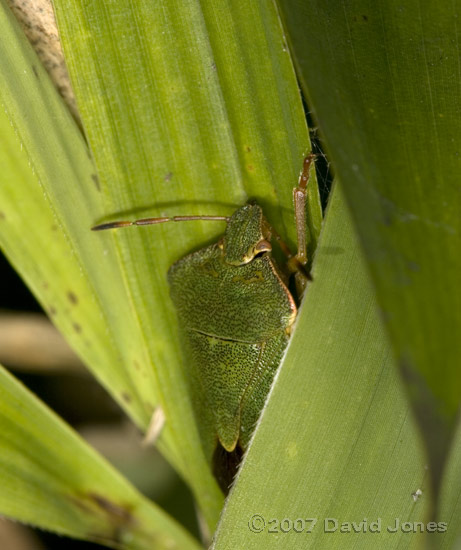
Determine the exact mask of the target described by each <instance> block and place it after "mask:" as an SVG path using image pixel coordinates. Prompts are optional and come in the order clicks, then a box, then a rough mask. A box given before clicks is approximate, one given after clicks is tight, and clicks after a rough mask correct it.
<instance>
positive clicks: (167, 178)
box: [163, 172, 173, 181]
mask: <svg viewBox="0 0 461 550" xmlns="http://www.w3.org/2000/svg"><path fill="white" fill-rule="evenodd" d="M172 177H173V172H168V174H167V175H166V176H165V177H164V178H163V180H164V181H171V178H172Z"/></svg>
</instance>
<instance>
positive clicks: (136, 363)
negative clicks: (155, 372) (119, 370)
mask: <svg viewBox="0 0 461 550" xmlns="http://www.w3.org/2000/svg"><path fill="white" fill-rule="evenodd" d="M133 367H134V368H135V369H136V370H140V368H141V367H140V366H139V363H138V362H137V361H136V359H135V360H134V361H133Z"/></svg>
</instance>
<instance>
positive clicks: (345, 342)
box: [213, 188, 459, 550]
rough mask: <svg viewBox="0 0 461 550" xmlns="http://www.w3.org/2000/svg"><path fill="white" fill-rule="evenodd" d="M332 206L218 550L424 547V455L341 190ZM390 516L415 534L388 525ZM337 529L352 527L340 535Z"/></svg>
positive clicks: (427, 499) (226, 515)
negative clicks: (310, 277) (284, 353)
mask: <svg viewBox="0 0 461 550" xmlns="http://www.w3.org/2000/svg"><path fill="white" fill-rule="evenodd" d="M330 202H331V204H330V205H329V207H328V211H327V216H326V222H325V226H324V229H323V232H322V235H321V239H320V242H319V247H318V249H317V254H316V258H315V262H314V270H313V282H312V283H311V286H310V288H309V289H308V292H307V295H306V297H305V299H304V302H303V306H302V309H301V312H300V315H299V319H298V322H297V327H296V330H295V333H294V335H293V337H292V340H291V343H290V346H289V348H288V351H287V355H286V357H285V361H284V363H283V365H282V367H281V369H280V371H279V375H278V377H277V380H276V383H275V385H274V388H273V390H272V393H271V396H270V399H269V400H268V402H267V405H266V408H265V411H264V415H263V417H262V419H261V421H260V423H259V425H258V428H257V430H256V433H255V437H254V439H253V442H252V444H251V445H250V449H249V451H248V454H247V456H246V458H245V460H244V463H243V466H242V468H241V470H240V473H239V475H238V478H237V483H236V486H235V488H234V489H233V491H232V492H231V494H230V496H229V500H228V502H227V506H226V509H225V513H224V515H223V517H222V520H221V523H220V527H219V529H218V533H217V536H216V540H215V544H214V546H213V549H214V550H224V549H234V548H248V549H260V548H265V549H267V550H270V549H272V548H274V549H275V548H277V549H278V550H279V549H284V548H287V549H288V548H306V549H307V548H315V549H316V550H317V549H322V548H325V549H328V550H331V549H335V548H341V549H344V548H364V549H365V548H370V547H373V548H383V549H384V548H385V549H386V550H388V549H391V548H422V547H423V546H422V545H423V542H424V540H423V539H424V533H419V532H418V531H419V527H416V528H414V527H412V525H413V522H422V523H423V524H424V525H426V523H427V521H428V516H427V514H428V511H429V510H430V507H431V491H430V483H429V479H428V473H427V468H426V466H425V461H424V452H423V447H422V444H421V442H420V439H419V437H418V436H419V433H418V430H417V429H416V424H415V422H414V421H413V418H412V415H411V414H410V411H409V407H408V405H407V403H406V400H405V397H404V395H403V392H402V389H401V384H400V381H399V379H398V376H397V371H396V369H395V367H394V365H393V361H392V356H391V354H390V349H389V345H388V343H387V340H386V337H385V334H384V330H383V329H382V327H381V323H380V320H379V317H378V314H377V308H376V300H375V298H374V292H373V289H372V287H371V285H370V281H369V277H368V274H367V272H366V269H365V263H364V260H363V258H362V253H361V251H360V248H359V244H358V242H357V239H356V236H355V233H354V230H353V227H352V222H351V220H350V216H349V214H348V211H347V208H346V206H345V204H344V200H343V198H342V196H341V195H340V193H339V188H335V191H334V192H333V195H332V197H331V199H330ZM457 494H458V495H459V489H458V491H457ZM452 496H454V494H453V495H452ZM285 518H286V519H285ZM309 518H310V519H309ZM396 518H398V520H399V522H400V524H402V523H404V522H410V523H411V526H410V529H411V532H410V534H409V533H408V532H403V531H402V530H401V529H398V530H397V532H392V531H390V530H389V529H388V528H391V529H393V528H394V526H395V524H396ZM450 519H451V517H446V518H445V517H444V518H441V520H440V521H447V522H448V521H449V520H450ZM335 522H337V523H335ZM344 522H349V523H352V522H355V523H356V525H357V526H356V528H355V531H354V528H353V527H352V526H350V527H349V529H350V532H348V533H347V532H344V531H343V532H341V531H340V525H341V524H342V523H344ZM361 522H364V523H362V526H360V523H361ZM236 525H238V526H239V528H238V529H236V527H235V526H236ZM450 527H451V526H448V530H449V529H450ZM370 528H371V530H370ZM443 528H444V527H443V526H441V527H440V529H443ZM344 529H347V526H346V527H344ZM309 530H311V532H309ZM329 530H330V531H331V532H329Z"/></svg>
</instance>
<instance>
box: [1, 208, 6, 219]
mask: <svg viewBox="0 0 461 550" xmlns="http://www.w3.org/2000/svg"><path fill="white" fill-rule="evenodd" d="M5 219H6V216H5V212H2V211H1V210H0V220H5Z"/></svg>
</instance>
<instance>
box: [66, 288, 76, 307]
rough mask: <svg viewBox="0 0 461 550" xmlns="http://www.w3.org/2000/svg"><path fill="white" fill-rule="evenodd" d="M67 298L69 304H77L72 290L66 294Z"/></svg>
mask: <svg viewBox="0 0 461 550" xmlns="http://www.w3.org/2000/svg"><path fill="white" fill-rule="evenodd" d="M67 298H68V299H69V302H70V303H71V304H74V305H77V304H78V298H77V296H76V295H75V294H74V293H73V292H72V290H69V292H68V293H67Z"/></svg>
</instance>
